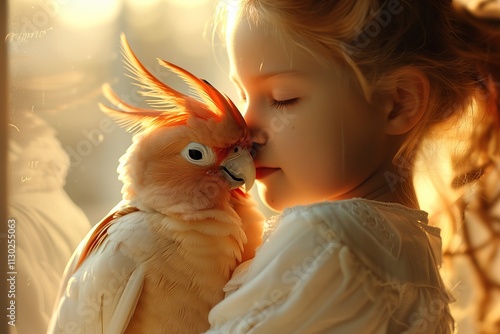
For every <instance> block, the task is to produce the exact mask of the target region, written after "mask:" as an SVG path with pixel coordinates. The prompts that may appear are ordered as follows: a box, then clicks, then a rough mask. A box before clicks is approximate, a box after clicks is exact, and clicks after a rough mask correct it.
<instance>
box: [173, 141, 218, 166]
mask: <svg viewBox="0 0 500 334" xmlns="http://www.w3.org/2000/svg"><path fill="white" fill-rule="evenodd" d="M181 155H182V156H183V157H184V159H186V160H187V161H189V162H191V163H193V164H195V165H198V166H209V165H211V164H213V163H215V161H216V157H215V154H214V152H213V151H212V149H210V147H207V146H205V145H203V144H200V143H196V142H192V143H189V144H188V145H187V146H186V147H184V149H183V150H182V152H181Z"/></svg>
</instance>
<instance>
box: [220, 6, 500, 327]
mask: <svg viewBox="0 0 500 334" xmlns="http://www.w3.org/2000/svg"><path fill="white" fill-rule="evenodd" d="M235 15H244V16H245V17H246V18H248V19H249V20H250V21H252V23H254V24H260V23H264V24H268V26H269V27H272V29H274V31H273V32H274V33H275V34H276V36H278V38H280V39H282V40H285V41H287V42H291V43H294V44H295V45H297V46H299V47H301V48H303V49H304V50H306V51H307V52H309V53H310V54H311V55H312V56H314V57H315V58H316V59H317V60H318V61H322V62H325V63H335V64H336V65H338V64H343V65H344V66H345V67H346V68H347V69H348V70H349V71H350V73H351V74H352V78H353V79H354V80H353V82H355V84H356V86H357V87H358V88H359V90H360V91H361V92H362V93H363V94H364V96H365V98H366V100H367V101H369V102H371V103H372V104H373V106H374V107H376V106H377V101H379V99H381V98H383V97H384V95H385V94H387V93H388V92H389V91H390V90H391V89H392V88H394V87H393V85H394V84H395V83H394V80H387V79H388V75H390V73H391V71H393V70H395V69H397V68H399V67H402V66H413V67H415V68H417V69H419V70H421V71H422V72H423V73H424V74H425V75H426V76H427V78H428V80H429V83H430V99H429V104H428V108H427V110H426V111H425V114H424V116H423V118H422V119H421V121H420V122H419V123H418V124H417V125H416V126H415V127H414V128H413V129H412V130H411V132H410V133H408V134H407V136H406V138H405V139H404V141H403V143H402V146H401V148H400V150H399V151H398V152H397V154H396V155H395V157H394V161H393V163H394V164H395V165H400V164H401V163H403V164H404V166H405V168H408V169H410V170H406V171H405V172H409V173H410V174H413V166H414V163H415V159H416V157H417V156H418V151H419V149H421V147H420V146H421V144H422V142H423V141H424V139H425V138H429V137H432V135H435V134H436V133H440V132H436V131H437V130H440V131H441V130H442V129H440V125H445V126H446V129H447V130H453V128H454V127H455V125H451V126H450V124H455V123H454V122H458V120H461V121H462V124H467V125H468V126H465V127H462V128H461V130H460V134H459V135H460V136H461V137H460V138H459V141H461V142H462V144H463V143H464V142H466V143H467V145H466V146H465V148H463V145H462V148H461V149H460V150H457V152H458V153H457V154H455V155H454V156H453V157H452V158H453V161H452V167H453V170H452V173H454V178H453V181H452V182H451V184H448V185H446V186H447V187H450V188H455V189H457V188H462V189H466V188H467V187H468V186H470V185H471V184H473V183H474V182H476V181H478V180H479V179H481V177H482V176H483V174H484V172H485V170H486V169H487V167H488V166H490V168H491V166H492V165H495V161H496V165H495V166H497V169H499V170H500V167H499V165H498V161H499V155H500V123H499V97H498V88H499V87H498V86H499V85H498V83H500V56H499V54H500V36H499V33H498V32H499V31H500V30H499V25H498V22H497V23H496V24H495V23H494V22H489V23H488V24H480V23H478V22H479V21H480V20H479V21H478V20H476V19H473V18H472V15H471V14H470V13H469V12H468V10H467V9H466V8H465V7H463V6H459V5H458V4H456V3H452V1H451V0H418V1H415V0H363V1H354V0H221V1H220V2H219V3H218V6H217V10H216V30H217V31H218V32H220V33H221V37H222V39H223V40H224V36H225V34H226V32H227V29H228V28H230V27H228V25H229V26H230V24H231V18H232V17H233V18H234V16H235ZM493 21H494V20H493ZM492 37H493V38H492ZM495 43H496V44H495ZM457 124H458V123H457ZM464 128H465V129H466V130H467V131H465V132H464V131H463V129H464ZM499 174H500V173H499ZM408 179H409V182H410V181H413V180H412V178H411V177H408ZM412 187H413V186H410V187H409V188H408V189H410V190H409V191H411V189H413V188H412ZM403 190H405V189H403ZM465 193H466V191H465V190H464V191H463V192H462V194H465ZM463 202H464V201H463V200H461V199H458V200H456V199H453V200H448V201H447V199H443V203H444V205H447V206H449V207H451V206H453V205H455V209H457V207H458V210H459V211H460V212H461V213H459V214H458V215H457V214H454V217H455V221H454V228H453V230H454V231H455V232H457V231H458V230H460V228H459V226H460V224H462V217H463V212H464V210H465V207H464V205H463ZM497 202H500V199H499V200H498V201H497ZM460 203H462V204H460ZM484 205H487V204H484ZM484 205H483V206H482V207H481V210H487V208H485V206H484ZM490 206H491V203H490ZM450 212H451V210H450ZM498 220H499V221H500V218H498ZM485 224H486V225H488V224H490V225H491V224H492V223H491V221H488V220H487V218H485ZM490 227H491V226H490ZM490 229H491V228H490ZM497 234H498V237H497V239H499V240H500V230H499V231H498V233H497ZM463 242H465V243H467V238H463ZM465 247H466V248H467V249H468V252H469V251H470V252H472V253H471V254H473V252H474V247H473V246H472V245H467V244H466V246H465ZM498 248H499V249H500V245H499V246H498ZM445 254H446V255H450V256H452V255H453V254H452V252H450V251H446V252H445ZM473 262H474V261H473ZM476 262H477V261H476ZM476 267H477V269H478V270H479V271H481V268H479V267H480V266H479V265H476ZM483 272H484V270H483ZM482 281H483V282H487V284H486V285H488V284H489V285H488V286H491V284H490V283H488V282H490V281H491V280H488V279H487V278H484V277H483V279H482ZM495 284H496V286H497V287H498V288H500V282H498V283H495ZM483 308H485V307H483ZM485 317H486V315H485V314H483V315H482V318H485ZM479 321H481V320H479ZM499 326H500V325H499Z"/></svg>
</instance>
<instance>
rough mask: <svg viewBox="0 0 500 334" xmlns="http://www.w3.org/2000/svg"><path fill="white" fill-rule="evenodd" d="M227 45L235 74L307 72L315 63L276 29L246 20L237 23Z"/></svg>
mask: <svg viewBox="0 0 500 334" xmlns="http://www.w3.org/2000/svg"><path fill="white" fill-rule="evenodd" d="M227 46H228V54H229V59H230V63H231V71H232V72H233V74H237V75H242V74H245V73H246V74H249V75H266V74H273V73H279V72H290V71H293V72H303V71H306V70H308V69H309V68H310V66H311V63H312V56H311V55H309V54H307V53H306V52H304V51H303V50H301V49H300V48H299V47H297V46H296V45H295V44H294V43H292V42H291V40H290V39H287V38H284V36H280V33H279V32H276V30H275V29H274V28H273V27H272V26H270V25H269V24H266V23H261V24H258V25H257V24H253V23H251V22H249V21H248V20H247V19H246V18H244V17H243V18H241V19H238V20H236V21H234V25H233V26H232V27H231V29H230V30H228V35H227ZM235 72H236V73H235Z"/></svg>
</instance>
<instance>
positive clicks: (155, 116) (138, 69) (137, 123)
mask: <svg viewBox="0 0 500 334" xmlns="http://www.w3.org/2000/svg"><path fill="white" fill-rule="evenodd" d="M121 46H122V53H123V56H124V57H125V66H126V68H127V69H128V70H129V71H130V72H131V75H130V77H131V78H132V79H134V80H136V85H137V86H138V87H140V88H141V89H142V90H141V91H140V93H141V95H142V96H144V97H148V98H150V100H148V101H147V102H148V104H149V105H150V106H151V107H152V109H142V108H138V107H135V106H132V105H130V104H128V103H126V102H125V101H123V100H122V99H120V98H119V97H118V95H117V94H116V93H115V92H114V91H113V89H112V88H111V87H110V86H109V84H104V85H103V88H102V90H103V94H104V96H105V97H106V99H107V100H108V101H109V102H111V103H112V104H113V106H114V108H112V107H108V106H105V105H103V104H99V107H100V108H101V110H102V111H103V112H105V113H106V114H108V115H110V116H111V117H113V118H115V119H117V121H118V123H119V124H120V125H122V126H125V127H126V128H127V130H128V131H133V130H140V129H144V128H147V127H150V126H152V125H155V124H162V125H166V126H175V125H181V124H185V123H187V121H188V119H189V118H191V117H197V118H201V119H209V118H215V119H217V120H224V119H226V120H229V121H233V122H236V123H237V124H238V125H239V126H241V127H245V121H244V120H243V117H242V116H241V114H240V113H239V111H238V109H237V108H236V107H235V106H234V104H233V103H232V102H231V100H230V99H229V98H228V97H227V96H225V95H224V94H222V93H221V92H219V91H218V90H217V89H215V88H214V87H213V86H212V85H210V84H209V83H208V82H206V81H204V80H201V79H199V78H198V77H196V76H194V75H193V74H191V73H189V72H188V71H186V70H185V69H183V68H181V67H179V66H177V65H174V64H172V63H169V62H167V61H165V60H161V59H158V62H159V64H160V65H162V66H164V67H166V68H168V69H169V70H171V71H172V72H174V73H175V74H177V75H178V76H179V77H180V78H181V79H182V80H183V81H184V82H185V83H186V84H187V85H188V86H189V87H190V88H191V90H192V92H193V93H195V94H196V96H197V98H195V97H192V96H188V95H185V94H182V93H180V92H178V91H177V90H175V89H173V88H171V87H170V86H168V85H166V84H165V83H163V82H161V81H160V80H158V78H156V77H155V76H154V75H153V74H152V73H151V72H149V71H148V69H146V67H145V66H144V65H142V63H141V62H140V61H139V59H138V58H137V57H136V55H135V54H134V52H133V51H132V49H131V48H130V45H129V44H128V42H127V39H126V38H125V35H124V34H122V35H121Z"/></svg>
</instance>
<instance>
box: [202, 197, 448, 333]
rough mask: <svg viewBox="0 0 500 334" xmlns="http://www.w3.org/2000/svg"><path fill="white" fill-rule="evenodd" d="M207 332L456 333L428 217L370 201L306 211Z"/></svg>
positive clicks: (297, 212) (269, 246) (271, 241)
mask: <svg viewBox="0 0 500 334" xmlns="http://www.w3.org/2000/svg"><path fill="white" fill-rule="evenodd" d="M267 232H268V233H267V234H265V236H264V240H265V242H264V243H263V244H262V245H261V247H260V248H259V249H258V251H257V254H256V256H255V258H254V259H253V261H247V262H245V263H243V264H242V265H240V266H239V267H238V268H237V269H236V271H235V272H234V274H233V277H232V279H231V280H230V281H229V282H228V284H227V285H226V288H225V290H226V293H227V294H226V298H225V299H224V300H223V301H222V302H220V303H219V304H218V305H216V306H215V307H214V308H213V309H212V311H211V312H210V315H209V321H210V324H211V329H210V330H209V331H208V332H207V333H265V334H269V333H287V334H289V333H308V334H309V333H340V334H341V333H346V334H351V333H452V332H453V319H452V317H451V315H450V312H449V308H448V303H449V302H451V300H452V298H451V297H450V296H449V295H448V293H447V292H446V289H445V287H444V285H443V282H442V280H441V277H440V275H439V272H438V267H439V265H440V261H441V257H440V253H441V238H440V235H439V234H440V230H439V229H438V228H436V227H432V226H429V225H427V213H426V212H424V211H420V210H414V209H410V208H407V207H405V206H402V205H399V204H388V203H382V202H377V201H370V200H364V199H350V200H343V201H335V202H322V203H318V204H314V205H309V206H297V207H293V208H290V209H287V210H285V212H284V213H283V214H282V215H281V216H279V217H277V218H275V219H271V220H269V221H268V223H267Z"/></svg>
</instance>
